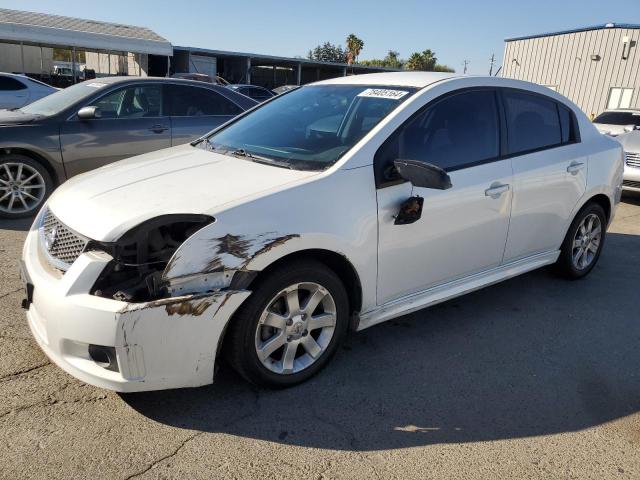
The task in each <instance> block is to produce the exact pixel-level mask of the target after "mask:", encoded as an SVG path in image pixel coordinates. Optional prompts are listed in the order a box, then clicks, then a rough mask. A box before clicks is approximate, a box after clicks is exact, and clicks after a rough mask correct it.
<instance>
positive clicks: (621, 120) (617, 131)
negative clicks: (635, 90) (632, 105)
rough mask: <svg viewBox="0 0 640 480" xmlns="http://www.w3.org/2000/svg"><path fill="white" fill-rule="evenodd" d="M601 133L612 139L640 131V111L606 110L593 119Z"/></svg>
mask: <svg viewBox="0 0 640 480" xmlns="http://www.w3.org/2000/svg"><path fill="white" fill-rule="evenodd" d="M593 124H594V125H595V126H596V128H597V129H598V131H599V132H600V133H604V134H606V135H611V136H612V137H615V136H618V135H622V134H623V133H626V132H630V131H631V130H637V129H640V110H606V111H604V112H602V113H601V114H600V115H598V116H597V117H596V118H594V119H593Z"/></svg>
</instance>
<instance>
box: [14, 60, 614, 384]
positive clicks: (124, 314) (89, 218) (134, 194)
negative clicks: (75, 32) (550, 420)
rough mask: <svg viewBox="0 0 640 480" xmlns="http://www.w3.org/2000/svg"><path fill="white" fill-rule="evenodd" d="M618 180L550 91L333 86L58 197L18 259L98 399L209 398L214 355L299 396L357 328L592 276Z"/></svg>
mask: <svg viewBox="0 0 640 480" xmlns="http://www.w3.org/2000/svg"><path fill="white" fill-rule="evenodd" d="M622 170H623V166H622V148H621V147H620V144H619V143H618V142H616V141H615V140H613V139H611V138H609V137H607V136H605V135H600V134H599V133H598V132H597V130H596V129H595V127H594V126H593V125H592V124H591V122H590V121H589V119H588V118H587V117H586V116H585V114H584V113H582V112H581V111H580V109H579V108H578V107H577V106H576V105H575V104H573V103H571V102H570V101H569V100H567V99H566V98H565V97H563V96H561V95H559V94H557V93H555V92H552V91H551V90H549V89H548V88H546V87H543V86H541V85H535V84H532V83H528V82H522V81H517V80H511V79H505V78H496V77H467V76H460V75H457V76H456V75H455V74H444V73H433V72H431V73H427V72H398V73H382V74H370V75H354V76H350V77H340V78H335V79H331V80H325V81H322V82H318V83H316V84H312V85H307V86H304V87H301V88H299V89H296V90H294V91H292V92H290V93H288V94H286V95H282V96H279V97H277V98H274V99H273V100H271V101H269V102H266V103H264V104H262V105H260V106H258V107H256V108H255V109H253V110H251V111H250V112H248V113H247V114H245V115H242V116H240V117H237V118H236V119H235V120H232V121H230V122H229V123H227V124H226V125H225V126H223V127H222V128H220V129H218V130H216V131H214V132H212V133H211V134H210V135H207V136H206V137H203V138H201V139H200V140H199V141H197V142H193V143H191V144H187V145H182V146H179V147H174V148H171V149H167V150H161V151H158V152H153V153H149V154H146V155H142V156H139V157H135V158H131V159H128V160H125V161H123V162H118V163H117V164H114V165H110V166H108V167H106V168H104V169H100V170H96V171H94V172H90V173H88V174H86V175H82V176H79V177H76V178H75V179H72V180H70V181H69V182H67V183H66V184H64V185H62V186H61V187H60V188H59V189H58V190H56V192H55V193H54V194H53V195H52V196H51V197H50V199H49V201H48V203H47V205H46V206H45V208H43V209H42V211H41V213H40V214H39V216H38V218H37V219H36V221H35V223H34V225H33V227H32V228H31V230H30V231H29V233H28V235H27V239H26V243H25V247H24V251H23V278H24V281H25V283H26V292H27V298H26V299H25V302H24V306H25V307H26V308H27V309H28V311H27V317H28V323H29V326H30V328H31V331H32V333H33V335H34V337H35V339H36V340H37V342H38V344H39V345H40V346H41V348H42V349H43V350H44V352H45V353H46V354H47V355H48V356H49V357H50V358H51V359H52V361H53V362H55V363H56V364H57V365H58V366H60V367H61V368H63V369H64V370H66V371H67V372H69V373H70V374H71V375H74V376H76V377H78V378H80V379H81V380H83V381H85V382H88V383H91V384H93V385H97V386H99V387H103V388H109V389H113V390H119V391H140V390H159V389H165V388H179V387H196V386H200V385H205V384H209V383H211V382H212V381H213V379H214V371H215V365H216V362H217V360H216V357H217V355H218V354H222V355H225V356H226V358H227V359H228V360H229V362H230V363H231V365H232V366H233V367H234V368H235V369H236V370H237V371H238V372H239V373H240V374H241V375H242V376H243V377H245V378H246V379H247V380H249V381H250V382H253V383H255V384H258V385H267V386H271V387H286V386H291V385H295V384H297V383H299V382H302V381H304V380H306V379H308V378H310V377H311V376H312V375H314V374H315V373H317V372H318V371H319V370H320V369H322V368H323V366H325V365H326V364H327V362H328V361H329V359H330V358H331V356H332V355H333V354H334V353H335V352H336V350H338V348H339V346H340V343H341V341H342V340H343V339H344V337H345V334H346V332H347V330H348V329H350V328H351V329H356V330H362V329H364V328H367V327H370V326H372V325H376V324H378V323H380V322H383V321H386V320H389V319H391V318H394V317H398V316H400V315H405V314H407V313H410V312H413V311H415V310H418V309H420V308H424V307H427V306H430V305H433V304H436V303H439V302H443V301H445V300H448V299H450V298H453V297H456V296H459V295H462V294H464V293H467V292H471V291H476V290H478V289H480V288H482V287H484V286H488V285H491V284H494V283H496V282H498V281H501V280H506V279H509V278H511V277H513V276H515V275H519V274H522V273H525V272H527V271H530V270H533V269H536V268H540V267H543V266H545V265H554V268H555V270H556V271H557V272H558V273H559V274H561V275H562V276H564V277H566V278H569V279H578V278H582V277H584V276H586V275H587V274H589V272H590V271H591V270H592V269H593V268H594V266H595V265H596V263H597V261H598V258H599V256H600V253H601V252H602V248H603V245H604V243H605V234H606V229H607V226H608V225H609V222H610V221H611V219H612V217H613V215H614V212H615V208H616V205H617V204H618V202H619V199H620V184H621V182H622ZM575 288H581V287H580V285H578V284H576V286H575ZM496 307H498V308H500V307H503V306H500V305H496ZM532 321H533V320H532ZM567 341H571V339H567ZM389 342H392V339H391V340H389ZM387 347H388V348H390V349H393V345H391V344H389V345H387ZM363 365H364V366H363V368H366V362H364V363H363Z"/></svg>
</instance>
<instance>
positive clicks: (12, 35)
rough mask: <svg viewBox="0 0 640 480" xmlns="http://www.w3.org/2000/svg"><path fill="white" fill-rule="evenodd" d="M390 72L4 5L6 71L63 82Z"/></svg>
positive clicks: (263, 80) (293, 78) (264, 81)
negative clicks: (183, 41)
mask: <svg viewBox="0 0 640 480" xmlns="http://www.w3.org/2000/svg"><path fill="white" fill-rule="evenodd" d="M385 70H390V69H385V68H377V67H365V66H361V65H346V64H344V63H327V62H318V61H313V60H307V59H303V58H289V57H278V56H272V55H263V54H258V53H240V52H229V51H222V50H214V49H205V48H196V47H174V46H173V45H172V44H171V43H170V42H169V41H168V40H166V39H165V38H163V37H162V36H160V35H158V34H157V33H155V32H153V31H152V30H150V29H148V28H145V27H136V26H132V25H122V24H117V23H109V22H99V21H95V20H85V19H80V18H72V17H64V16H60V15H49V14H44V13H34V12H23V11H18V10H10V9H4V8H0V72H12V73H24V74H27V75H29V76H31V77H34V78H37V79H40V80H43V81H45V82H47V83H50V84H52V85H55V86H59V87H66V86H68V85H71V84H73V83H76V82H78V81H82V80H85V79H88V78H99V77H102V76H111V75H136V76H157V77H164V76H168V75H171V74H173V73H205V74H208V75H210V76H211V77H212V78H214V77H215V76H216V75H220V76H222V77H223V78H225V79H226V80H228V81H229V82H231V83H251V84H254V85H260V86H264V87H267V88H275V87H277V86H280V85H301V84H304V83H309V82H314V81H316V80H321V79H325V78H332V77H338V76H343V75H348V74H358V73H369V72H380V71H385Z"/></svg>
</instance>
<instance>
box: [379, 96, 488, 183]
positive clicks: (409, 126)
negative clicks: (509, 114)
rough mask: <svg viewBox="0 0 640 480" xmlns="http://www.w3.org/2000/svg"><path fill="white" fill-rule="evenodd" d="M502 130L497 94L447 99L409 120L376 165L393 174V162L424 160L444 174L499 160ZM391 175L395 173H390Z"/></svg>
mask: <svg viewBox="0 0 640 480" xmlns="http://www.w3.org/2000/svg"><path fill="white" fill-rule="evenodd" d="M499 154H500V127H499V117H498V108H497V102H496V94H495V92H494V91H493V90H477V91H470V92H464V93H458V94H455V95H452V96H448V97H445V98H444V99H443V100H440V101H438V102H437V103H436V104H435V105H433V106H430V107H428V108H427V109H426V110H424V111H423V112H420V113H418V114H417V115H416V116H414V117H413V118H411V119H410V120H408V121H407V122H406V123H405V124H404V125H403V126H401V127H400V128H399V129H398V130H396V132H395V133H394V134H393V135H392V136H391V137H390V138H389V140H387V142H386V143H385V144H384V145H383V146H382V147H381V149H380V150H379V152H378V155H379V156H380V157H379V158H377V159H376V163H379V162H380V163H381V164H382V165H381V166H382V169H383V170H382V172H379V173H381V174H382V178H380V177H379V178H380V180H381V182H380V181H379V182H378V183H384V182H385V181H392V180H394V178H384V176H385V173H384V172H387V173H388V172H392V170H390V168H389V167H390V166H391V164H392V162H393V160H395V159H397V158H400V159H406V160H421V161H424V162H427V163H431V164H433V165H437V166H438V167H440V168H442V169H444V170H448V171H451V170H458V169H461V168H465V167H470V166H473V165H475V164H480V163H483V162H484V161H487V160H491V159H494V158H497V157H498V156H499ZM391 174H392V173H391Z"/></svg>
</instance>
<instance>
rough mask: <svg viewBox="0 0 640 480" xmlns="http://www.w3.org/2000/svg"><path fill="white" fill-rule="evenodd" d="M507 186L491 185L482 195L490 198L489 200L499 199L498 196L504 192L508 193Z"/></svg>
mask: <svg viewBox="0 0 640 480" xmlns="http://www.w3.org/2000/svg"><path fill="white" fill-rule="evenodd" d="M509 188H511V187H509V185H508V184H506V183H497V182H496V183H492V184H491V186H490V187H489V188H487V189H486V190H485V191H484V194H485V195H486V196H487V197H491V198H500V195H502V194H503V193H504V192H508V191H509Z"/></svg>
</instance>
